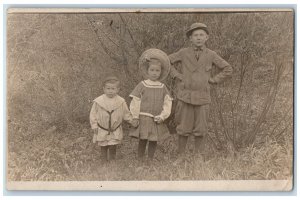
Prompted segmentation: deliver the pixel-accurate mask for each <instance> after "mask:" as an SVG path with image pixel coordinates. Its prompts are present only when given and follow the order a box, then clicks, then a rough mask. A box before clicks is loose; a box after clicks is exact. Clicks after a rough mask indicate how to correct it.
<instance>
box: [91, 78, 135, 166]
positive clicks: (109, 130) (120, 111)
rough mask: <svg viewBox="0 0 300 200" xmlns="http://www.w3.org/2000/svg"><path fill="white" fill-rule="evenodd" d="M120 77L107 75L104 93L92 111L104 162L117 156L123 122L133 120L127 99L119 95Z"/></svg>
mask: <svg viewBox="0 0 300 200" xmlns="http://www.w3.org/2000/svg"><path fill="white" fill-rule="evenodd" d="M119 87H120V81H119V80H118V78H116V77H114V76H111V77H107V78H106V79H105V80H104V82H103V92H104V94H103V95H101V96H99V97H98V98H96V99H95V100H94V103H93V106H92V109H91V112H90V124H91V127H92V129H93V130H94V137H93V142H94V143H95V142H98V145H100V146H101V158H102V160H103V161H104V162H106V161H107V160H108V153H109V159H110V160H114V159H115V157H116V146H117V144H120V143H121V141H122V138H123V131H122V122H123V120H126V121H128V122H132V116H131V113H130V111H129V109H128V107H127V105H126V102H125V100H124V99H123V98H122V97H120V96H119V95H118V92H119V90H120V88H119Z"/></svg>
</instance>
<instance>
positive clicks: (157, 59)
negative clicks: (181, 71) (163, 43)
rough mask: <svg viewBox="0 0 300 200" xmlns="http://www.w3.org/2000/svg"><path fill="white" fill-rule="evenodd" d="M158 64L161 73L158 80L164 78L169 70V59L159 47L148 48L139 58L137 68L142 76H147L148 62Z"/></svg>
mask: <svg viewBox="0 0 300 200" xmlns="http://www.w3.org/2000/svg"><path fill="white" fill-rule="evenodd" d="M154 63H155V64H158V63H159V64H160V66H161V75H160V78H159V81H162V80H164V79H165V78H166V77H167V76H168V74H169V71H170V67H171V64H170V60H169V57H168V55H167V54H166V53H165V52H163V51H162V50H160V49H148V50H146V51H145V52H144V53H143V54H142V55H141V57H140V59H139V68H140V70H141V73H142V75H143V77H144V78H146V79H147V78H148V66H149V64H154Z"/></svg>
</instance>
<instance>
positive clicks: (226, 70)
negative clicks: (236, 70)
mask: <svg viewBox="0 0 300 200" xmlns="http://www.w3.org/2000/svg"><path fill="white" fill-rule="evenodd" d="M213 64H214V65H215V66H216V67H218V68H219V69H221V70H222V71H221V72H220V73H218V74H217V75H215V76H214V77H212V78H211V79H210V81H211V82H213V83H221V82H223V81H224V80H225V79H226V78H228V77H230V76H231V75H232V72H233V69H232V67H231V66H230V65H229V63H228V62H226V61H225V60H224V59H223V58H221V57H220V56H219V55H218V54H215V55H214V58H213Z"/></svg>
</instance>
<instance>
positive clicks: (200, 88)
mask: <svg viewBox="0 0 300 200" xmlns="http://www.w3.org/2000/svg"><path fill="white" fill-rule="evenodd" d="M186 36H187V37H188V38H189V40H190V42H191V44H192V46H191V47H188V48H183V49H180V50H179V51H178V52H175V53H173V54H171V55H169V58H170V61H171V64H174V63H176V62H181V73H179V72H178V71H177V70H176V69H175V68H174V66H172V67H171V71H170V75H171V77H172V78H178V79H179V80H180V83H179V86H178V91H177V99H178V102H177V105H176V111H175V120H176V121H177V127H176V131H177V134H178V135H179V137H178V146H179V148H178V152H179V154H182V153H184V151H185V147H186V144H187V139H188V136H190V135H194V136H195V152H199V151H200V149H201V150H202V148H203V138H204V136H205V135H206V134H207V132H208V127H207V117H208V109H209V104H210V103H211V98H210V84H217V83H220V82H222V81H223V80H224V79H225V78H227V77H229V76H231V74H232V67H231V66H230V65H229V64H228V63H227V62H226V61H225V60H224V59H222V58H221V57H220V56H219V55H218V54H217V53H216V52H214V51H212V50H210V49H208V48H206V45H205V43H206V41H207V40H208V38H209V32H208V29H207V26H206V25H205V24H202V23H194V24H192V25H191V26H190V28H189V29H188V31H187V32H186ZM213 65H214V66H216V67H218V68H219V69H220V70H221V72H220V73H218V74H217V75H216V76H214V77H212V74H211V69H212V66H213ZM202 153H203V152H202Z"/></svg>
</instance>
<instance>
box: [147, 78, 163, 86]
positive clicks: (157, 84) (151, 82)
mask: <svg viewBox="0 0 300 200" xmlns="http://www.w3.org/2000/svg"><path fill="white" fill-rule="evenodd" d="M144 81H145V83H146V84H148V85H153V86H154V85H155V86H160V85H161V82H159V81H151V80H150V79H147V80H144Z"/></svg>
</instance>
